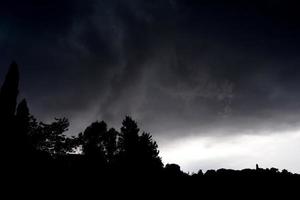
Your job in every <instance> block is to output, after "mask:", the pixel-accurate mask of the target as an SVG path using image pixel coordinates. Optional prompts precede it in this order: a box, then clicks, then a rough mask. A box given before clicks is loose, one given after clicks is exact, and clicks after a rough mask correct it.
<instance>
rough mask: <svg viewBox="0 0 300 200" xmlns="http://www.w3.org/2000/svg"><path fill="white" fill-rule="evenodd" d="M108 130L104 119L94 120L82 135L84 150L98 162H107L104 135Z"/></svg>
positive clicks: (86, 154)
mask: <svg viewBox="0 0 300 200" xmlns="http://www.w3.org/2000/svg"><path fill="white" fill-rule="evenodd" d="M106 132H107V125H106V123H105V122H104V121H101V122H94V123H92V124H91V125H90V126H89V127H87V128H86V129H85V131H84V133H83V135H82V136H81V137H82V139H81V140H82V152H83V154H84V155H85V156H87V157H88V158H89V159H90V160H93V161H94V162H95V161H97V163H98V164H102V165H104V164H105V163H106V158H105V147H104V144H103V137H104V136H105V134H106Z"/></svg>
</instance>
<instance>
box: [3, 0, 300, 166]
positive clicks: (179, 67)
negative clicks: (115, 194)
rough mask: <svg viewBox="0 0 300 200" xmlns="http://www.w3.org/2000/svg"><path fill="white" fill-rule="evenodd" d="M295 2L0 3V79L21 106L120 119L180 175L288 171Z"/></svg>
mask: <svg viewBox="0 0 300 200" xmlns="http://www.w3.org/2000/svg"><path fill="white" fill-rule="evenodd" d="M299 8H300V5H298V3H297V1H288V0H285V1H284V0H261V1H251V0H245V1H238V0H235V1H234V0H228V1H221V0H202V1H201V0H143V1H142V0H126V1H125V0H113V1H112V0H85V1H80V0H1V2H0V66H1V67H0V80H1V82H2V80H3V77H4V75H5V72H6V70H7V67H8V66H9V64H10V63H11V62H12V61H13V60H15V61H16V62H17V63H18V64H19V66H20V71H21V86H20V87H21V89H20V91H21V92H20V98H23V97H25V98H26V99H27V100H28V102H29V106H30V109H31V113H32V114H34V115H35V116H36V117H37V118H38V119H40V120H44V121H51V120H53V119H54V117H67V118H69V119H70V122H71V127H70V131H69V132H68V134H74V135H76V134H77V133H79V132H80V131H82V130H84V128H85V127H86V126H87V125H89V124H90V123H91V122H93V121H95V120H105V121H107V123H108V124H109V126H114V127H116V128H119V127H120V124H121V121H122V119H123V118H124V116H125V115H130V116H132V117H133V118H134V119H135V120H136V121H137V122H138V123H139V125H140V126H141V128H142V129H143V130H145V131H147V132H151V134H152V135H153V136H154V138H155V139H156V140H157V141H158V144H159V147H160V150H161V156H162V157H163V161H164V162H165V163H167V162H176V163H179V164H180V165H181V166H182V168H183V170H185V171H197V169H200V168H201V169H204V170H205V169H210V168H221V167H225V168H226V167H227V168H235V169H240V168H246V167H247V168H253V167H254V166H255V164H256V163H258V164H260V165H262V166H263V167H272V166H274V167H278V168H280V169H283V168H286V169H289V170H291V171H293V172H300V123H299V122H300V114H299V113H300V78H299V77H300V66H299V64H300V55H299V53H300V13H299V12H298V11H299Z"/></svg>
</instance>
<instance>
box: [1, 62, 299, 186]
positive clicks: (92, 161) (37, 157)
mask: <svg viewBox="0 0 300 200" xmlns="http://www.w3.org/2000/svg"><path fill="white" fill-rule="evenodd" d="M18 88H19V70H18V66H17V64H16V63H12V64H11V66H10V68H9V70H8V73H7V75H6V77H5V80H4V82H3V85H2V87H1V90H0V132H1V138H2V139H1V145H0V146H1V154H2V161H3V163H4V164H3V165H4V166H5V167H6V169H7V170H10V171H11V170H14V172H20V173H21V172H25V173H26V172H30V173H31V174H32V173H37V174H43V176H42V177H45V174H46V175H48V176H51V175H53V174H56V175H57V174H59V175H60V176H62V175H68V176H71V177H74V176H76V177H79V176H82V177H89V176H93V177H114V176H117V177H120V176H127V177H128V176H130V177H139V176H142V177H152V178H153V177H166V178H169V179H173V178H179V179H183V180H187V179H188V180H195V179H198V178H199V177H228V176H234V177H250V176H252V177H253V176H254V177H255V176H272V177H274V176H280V177H281V176H296V175H294V174H292V173H290V172H288V171H287V170H283V171H281V172H280V171H279V170H278V169H276V168H271V169H261V168H259V167H258V166H257V168H256V169H255V170H251V169H245V170H241V171H235V170H226V169H220V170H217V171H215V170H208V171H207V172H206V173H203V172H202V171H201V170H199V172H198V173H194V174H187V173H184V172H182V171H181V169H180V167H179V166H178V165H176V164H167V165H166V166H164V165H163V163H162V160H161V158H160V157H159V150H158V146H157V143H156V142H155V141H154V140H153V138H152V136H151V135H150V134H149V133H145V132H141V131H140V129H139V127H138V125H137V123H136V122H135V121H134V120H133V119H132V118H130V117H129V116H127V117H125V119H124V120H123V122H122V127H121V128H120V130H119V131H118V130H116V129H114V128H109V127H108V126H107V124H106V123H105V122H104V121H96V122H94V123H92V124H91V125H90V126H88V127H87V128H86V129H85V130H84V131H83V132H82V133H79V134H78V135H77V136H72V137H68V136H66V135H65V132H66V131H67V130H68V127H69V121H68V119H66V118H59V119H54V121H53V122H52V123H44V122H39V121H38V120H37V119H36V118H35V117H34V116H33V115H32V114H30V111H29V108H28V106H27V102H26V100H25V99H23V100H21V101H20V102H18V93H19V89H18ZM82 177H81V178H82Z"/></svg>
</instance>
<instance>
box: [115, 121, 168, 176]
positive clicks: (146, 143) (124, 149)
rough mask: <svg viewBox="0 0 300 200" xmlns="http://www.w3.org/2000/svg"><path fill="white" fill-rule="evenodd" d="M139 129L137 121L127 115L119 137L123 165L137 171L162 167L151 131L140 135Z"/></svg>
mask: <svg viewBox="0 0 300 200" xmlns="http://www.w3.org/2000/svg"><path fill="white" fill-rule="evenodd" d="M139 131H140V129H139V128H138V125H137V123H136V122H135V121H134V120H132V119H131V118H130V117H129V116H126V117H125V119H124V121H123V123H122V127H121V133H120V138H119V148H120V149H119V151H120V159H121V162H123V163H122V165H124V166H125V168H126V167H127V168H131V169H132V170H136V171H137V170H152V169H153V170H155V169H156V170H157V169H159V168H162V166H163V164H162V162H161V159H160V157H159V156H158V155H159V151H158V149H157V148H158V146H157V144H156V142H155V141H153V139H152V136H151V135H150V134H149V133H142V134H141V135H139Z"/></svg>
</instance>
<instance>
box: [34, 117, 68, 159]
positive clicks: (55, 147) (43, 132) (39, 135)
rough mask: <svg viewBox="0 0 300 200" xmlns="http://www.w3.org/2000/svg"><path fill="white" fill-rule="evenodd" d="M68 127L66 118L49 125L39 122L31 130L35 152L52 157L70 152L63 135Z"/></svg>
mask: <svg viewBox="0 0 300 200" xmlns="http://www.w3.org/2000/svg"><path fill="white" fill-rule="evenodd" d="M68 127H69V121H68V120H67V119H66V118H62V119H57V118H56V119H55V121H54V122H52V123H51V124H46V123H43V122H40V123H39V124H37V125H36V126H35V127H33V130H31V137H32V141H33V144H34V146H35V147H36V148H37V150H40V151H44V152H48V153H49V154H50V155H52V156H55V155H56V154H58V155H60V154H66V153H67V152H68V151H69V150H70V149H69V145H68V144H67V143H66V140H67V138H66V136H65V135H64V132H66V131H67V130H68Z"/></svg>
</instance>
